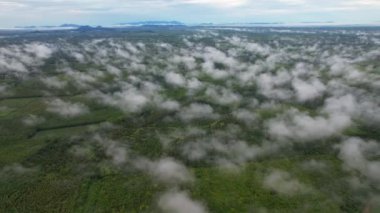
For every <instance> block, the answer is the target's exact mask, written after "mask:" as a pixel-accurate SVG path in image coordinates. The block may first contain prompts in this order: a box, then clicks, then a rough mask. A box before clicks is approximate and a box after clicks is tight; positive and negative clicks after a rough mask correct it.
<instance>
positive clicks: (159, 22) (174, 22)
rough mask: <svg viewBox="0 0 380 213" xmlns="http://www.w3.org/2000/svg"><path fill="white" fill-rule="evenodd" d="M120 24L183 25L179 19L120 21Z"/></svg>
mask: <svg viewBox="0 0 380 213" xmlns="http://www.w3.org/2000/svg"><path fill="white" fill-rule="evenodd" d="M119 25H120V26H185V24H184V23H182V22H179V21H137V22H126V23H120V24H119Z"/></svg>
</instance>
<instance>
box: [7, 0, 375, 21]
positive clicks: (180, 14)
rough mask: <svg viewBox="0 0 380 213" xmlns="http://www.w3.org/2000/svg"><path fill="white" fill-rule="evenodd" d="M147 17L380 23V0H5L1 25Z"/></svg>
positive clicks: (123, 19) (121, 19)
mask: <svg viewBox="0 0 380 213" xmlns="http://www.w3.org/2000/svg"><path fill="white" fill-rule="evenodd" d="M144 20H178V21H182V22H185V23H204V22H214V23H229V22H325V21H334V22H339V23H353V24H356V23H370V24H372V23H378V24H379V23H380V0H103V1H102V0H0V27H12V26H17V25H18V26H20V25H21V26H25V25H58V24H62V23H78V24H91V25H97V24H99V25H112V24H117V23H121V22H130V21H144Z"/></svg>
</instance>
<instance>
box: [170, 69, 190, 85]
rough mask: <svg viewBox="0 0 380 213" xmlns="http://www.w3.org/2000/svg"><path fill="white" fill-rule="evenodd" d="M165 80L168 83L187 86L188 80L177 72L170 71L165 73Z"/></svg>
mask: <svg viewBox="0 0 380 213" xmlns="http://www.w3.org/2000/svg"><path fill="white" fill-rule="evenodd" d="M165 80H166V82H167V83H169V84H172V85H175V86H185V84H186V80H185V78H184V77H183V76H182V75H180V74H178V73H175V72H168V73H166V74H165Z"/></svg>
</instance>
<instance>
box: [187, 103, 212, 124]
mask: <svg viewBox="0 0 380 213" xmlns="http://www.w3.org/2000/svg"><path fill="white" fill-rule="evenodd" d="M179 117H180V118H181V119H182V120H185V121H188V120H193V119H204V118H218V117H219V115H218V114H215V113H214V110H213V108H212V107H211V106H210V105H207V104H197V103H193V104H191V105H190V106H187V107H185V108H183V109H182V111H181V112H180V114H179Z"/></svg>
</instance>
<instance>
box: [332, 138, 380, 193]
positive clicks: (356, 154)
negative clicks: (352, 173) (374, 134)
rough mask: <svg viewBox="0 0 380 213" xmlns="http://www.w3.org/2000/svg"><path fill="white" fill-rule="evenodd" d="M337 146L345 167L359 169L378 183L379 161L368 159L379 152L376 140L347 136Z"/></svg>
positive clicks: (379, 178)
mask: <svg viewBox="0 0 380 213" xmlns="http://www.w3.org/2000/svg"><path fill="white" fill-rule="evenodd" d="M338 148H339V150H340V152H339V157H340V158H341V159H342V160H343V162H344V165H345V167H346V168H347V169H349V170H356V171H359V172H361V173H362V174H363V175H365V176H366V177H367V178H369V179H370V180H371V181H373V182H375V183H377V184H380V181H379V180H380V161H376V160H372V161H371V160H368V159H369V158H370V157H371V156H377V155H378V154H379V153H380V146H379V144H378V142H376V141H368V142H367V141H364V140H362V139H360V138H348V139H346V140H345V141H343V142H342V143H341V144H340V145H339V146H338ZM378 186H380V185H378Z"/></svg>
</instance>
